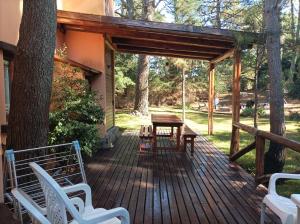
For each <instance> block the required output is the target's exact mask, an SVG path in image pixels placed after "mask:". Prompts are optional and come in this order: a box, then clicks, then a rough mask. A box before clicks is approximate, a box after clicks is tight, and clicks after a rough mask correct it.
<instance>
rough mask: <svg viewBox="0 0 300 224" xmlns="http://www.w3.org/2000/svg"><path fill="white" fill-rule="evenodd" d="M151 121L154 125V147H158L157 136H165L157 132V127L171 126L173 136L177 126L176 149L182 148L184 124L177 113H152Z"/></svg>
mask: <svg viewBox="0 0 300 224" xmlns="http://www.w3.org/2000/svg"><path fill="white" fill-rule="evenodd" d="M151 121H152V125H153V148H154V149H157V136H165V135H159V134H158V133H157V127H170V128H171V136H173V128H174V127H175V128H177V132H176V149H177V150H180V137H181V127H182V125H183V122H182V120H181V119H180V118H179V117H178V116H176V115H169V114H152V115H151ZM169 136H170V135H169Z"/></svg>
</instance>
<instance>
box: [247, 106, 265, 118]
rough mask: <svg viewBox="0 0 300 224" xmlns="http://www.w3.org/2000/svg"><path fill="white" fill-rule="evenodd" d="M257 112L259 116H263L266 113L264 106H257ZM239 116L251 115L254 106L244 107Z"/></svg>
mask: <svg viewBox="0 0 300 224" xmlns="http://www.w3.org/2000/svg"><path fill="white" fill-rule="evenodd" d="M257 114H258V116H259V117H263V116H265V115H266V111H265V109H264V108H261V107H259V108H258V109H257ZM241 116H243V117H253V116H254V108H250V107H246V108H245V109H244V110H243V111H242V113H241Z"/></svg>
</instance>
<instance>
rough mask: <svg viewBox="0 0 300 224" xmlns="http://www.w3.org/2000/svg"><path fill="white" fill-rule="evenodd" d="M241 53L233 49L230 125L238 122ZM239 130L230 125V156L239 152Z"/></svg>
mask: <svg viewBox="0 0 300 224" xmlns="http://www.w3.org/2000/svg"><path fill="white" fill-rule="evenodd" d="M241 67H242V66H241V51H240V50H239V49H235V51H234V63H233V78H232V123H234V122H240V81H241V69H242V68H241ZM239 146H240V130H239V129H238V128H236V127H234V126H233V125H232V134H231V145H230V155H233V154H234V153H236V152H237V151H238V150H239Z"/></svg>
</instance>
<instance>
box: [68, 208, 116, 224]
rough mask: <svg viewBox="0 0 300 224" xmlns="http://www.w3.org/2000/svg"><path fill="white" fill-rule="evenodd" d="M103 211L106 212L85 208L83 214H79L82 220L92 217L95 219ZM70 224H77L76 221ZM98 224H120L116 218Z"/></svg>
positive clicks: (100, 209) (99, 209) (102, 209)
mask: <svg viewBox="0 0 300 224" xmlns="http://www.w3.org/2000/svg"><path fill="white" fill-rule="evenodd" d="M104 211H107V210H106V209H104V208H96V209H94V208H93V207H91V206H89V207H85V209H84V212H83V213H82V214H81V215H82V217H83V218H92V217H97V216H99V214H101V213H103V212H104ZM70 224H78V222H77V221H72V222H70ZM98 224H121V220H120V219H117V218H112V219H109V220H106V221H104V222H99V223H98Z"/></svg>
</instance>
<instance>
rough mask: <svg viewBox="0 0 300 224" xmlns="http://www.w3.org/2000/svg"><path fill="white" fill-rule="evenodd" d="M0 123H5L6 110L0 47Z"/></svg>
mask: <svg viewBox="0 0 300 224" xmlns="http://www.w3.org/2000/svg"><path fill="white" fill-rule="evenodd" d="M0 68H2V69H0V90H1V94H0V124H5V123H6V110H5V93H4V61H3V51H2V50H1V49H0Z"/></svg>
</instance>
